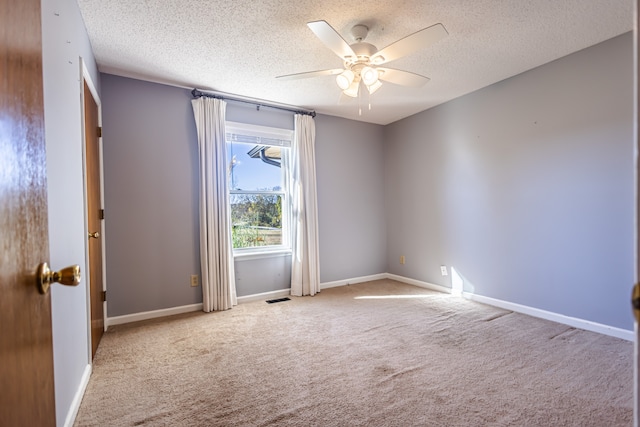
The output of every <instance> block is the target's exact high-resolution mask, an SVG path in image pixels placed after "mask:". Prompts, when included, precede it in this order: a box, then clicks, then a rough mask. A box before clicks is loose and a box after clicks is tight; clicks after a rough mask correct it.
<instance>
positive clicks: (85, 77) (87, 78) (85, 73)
mask: <svg viewBox="0 0 640 427" xmlns="http://www.w3.org/2000/svg"><path fill="white" fill-rule="evenodd" d="M79 62H80V79H79V83H80V111H81V121H80V123H81V126H80V132H81V134H82V178H83V179H82V186H83V189H82V190H83V198H84V231H85V233H84V235H85V236H87V235H88V233H89V221H88V210H89V198H88V194H87V188H88V185H87V148H86V147H87V146H86V133H85V112H84V83H85V82H86V83H87V86H88V87H89V90H90V91H91V96H93V99H94V101H95V102H96V105H97V106H98V126H102V101H101V100H100V96H99V95H98V91H97V90H96V86H95V84H94V83H93V79H92V78H91V74H90V73H89V70H88V69H87V66H86V64H85V62H84V59H83V58H82V57H80V61H79ZM102 146H103V143H102V138H98V153H99V156H100V164H99V169H100V170H99V175H100V205H101V206H102V207H104V164H103V150H102ZM104 227H105V221H104V220H103V221H101V222H100V244H101V245H102V290H103V291H106V290H107V273H106V268H105V265H106V256H105V252H106V250H105V246H106V245H105V233H104ZM84 258H85V266H86V271H85V273H84V276H85V277H86V279H87V280H86V281H85V283H86V295H87V335H88V338H87V343H88V346H87V354H88V360H89V363H90V364H91V365H93V360H92V359H93V357H92V351H91V349H92V342H91V341H92V338H91V283H90V282H89V281H90V277H91V276H90V269H91V265H90V263H89V245H88V244H85V246H84ZM102 318H103V319H102V320H103V322H104V330H105V331H106V330H107V302H106V301H104V302H103V303H102Z"/></svg>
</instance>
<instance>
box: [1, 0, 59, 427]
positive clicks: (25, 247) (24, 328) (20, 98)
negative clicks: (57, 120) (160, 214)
mask: <svg viewBox="0 0 640 427" xmlns="http://www.w3.org/2000/svg"><path fill="white" fill-rule="evenodd" d="M40 14H41V11H40V0H20V1H18V2H16V1H13V0H0V28H1V29H2V30H0V81H1V84H0V295H2V296H1V297H0V325H2V332H1V333H0V389H1V390H2V392H1V393H0V414H2V415H0V417H1V421H0V423H1V424H2V425H7V426H55V424H56V417H55V402H54V399H55V396H54V379H53V342H52V331H51V293H50V292H48V293H41V292H40V291H39V290H38V287H37V285H36V270H37V268H38V265H39V264H40V263H43V262H47V261H48V258H49V233H48V219H47V169H46V147H45V140H44V133H45V132H44V104H43V95H42V87H43V83H42V35H41V34H42V30H41V25H42V23H41V19H40Z"/></svg>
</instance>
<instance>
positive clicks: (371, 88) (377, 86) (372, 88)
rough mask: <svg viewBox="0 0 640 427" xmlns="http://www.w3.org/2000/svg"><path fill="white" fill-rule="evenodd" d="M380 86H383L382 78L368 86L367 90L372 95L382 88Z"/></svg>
mask: <svg viewBox="0 0 640 427" xmlns="http://www.w3.org/2000/svg"><path fill="white" fill-rule="evenodd" d="M380 86H382V82H381V81H380V80H377V81H376V82H375V83H374V84H372V85H369V86H367V90H368V91H369V94H370V95H373V93H374V92H375V91H377V90H378V89H380Z"/></svg>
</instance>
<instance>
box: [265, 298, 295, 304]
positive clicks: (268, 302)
mask: <svg viewBox="0 0 640 427" xmlns="http://www.w3.org/2000/svg"><path fill="white" fill-rule="evenodd" d="M283 301H291V299H289V297H284V298H278V299H268V300H267V304H273V303H274V302H283Z"/></svg>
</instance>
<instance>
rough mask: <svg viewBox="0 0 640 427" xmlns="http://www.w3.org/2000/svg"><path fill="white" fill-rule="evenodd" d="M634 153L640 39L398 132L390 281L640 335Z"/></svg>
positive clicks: (467, 99)
mask: <svg viewBox="0 0 640 427" xmlns="http://www.w3.org/2000/svg"><path fill="white" fill-rule="evenodd" d="M633 147H634V144H633V49H632V35H631V33H628V34H625V35H622V36H620V37H617V38H614V39H611V40H609V41H606V42H604V43H602V44H599V45H596V46H594V47H591V48H588V49H585V50H583V51H580V52H577V53H575V54H573V55H570V56H568V57H565V58H562V59H560V60H557V61H555V62H552V63H549V64H547V65H544V66H542V67H539V68H536V69H534V70H531V71H528V72H526V73H524V74H521V75H518V76H515V77H513V78H510V79H508V80H505V81H502V82H500V83H497V84H494V85H492V86H489V87H487V88H484V89H482V90H479V91H477V92H474V93H472V94H470V95H467V96H464V97H461V98H458V99H456V100H454V101H451V102H448V103H446V104H444V105H441V106H439V107H436V108H433V109H431V110H428V111H425V112H423V113H420V114H417V115H415V116H412V117H410V118H407V119H405V120H402V121H399V122H396V123H393V124H392V125H389V126H387V128H386V129H385V158H386V160H387V162H386V169H385V176H386V181H385V182H386V193H385V194H386V207H387V210H386V215H387V234H388V236H389V237H388V246H387V250H388V253H387V255H388V257H387V261H388V271H389V272H390V273H395V274H399V275H402V276H407V277H410V278H414V279H418V280H422V281H426V282H431V283H435V284H439V285H443V286H450V281H449V280H450V277H442V276H441V275H440V265H447V266H449V267H454V268H455V269H456V270H457V272H458V273H459V274H460V275H461V276H462V277H463V279H464V280H465V290H466V291H469V292H473V293H475V294H478V295H482V296H486V297H491V298H496V299H500V300H504V301H509V302H513V303H518V304H523V305H526V306H530V307H534V308H538V309H542V310H547V311H551V312H555V313H559V314H562V315H566V316H571V317H576V318H580V319H585V320H590V321H593V322H597V323H602V324H605V325H610V326H615V327H619V328H623V329H627V330H630V329H633V323H632V316H631V311H630V308H629V295H630V289H631V285H632V283H633V271H634V263H633V242H634V240H633V239H634V237H633V236H634V223H633V218H634V164H633V153H634V151H633ZM400 255H405V256H406V264H405V265H400V264H399V261H398V260H399V257H400Z"/></svg>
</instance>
